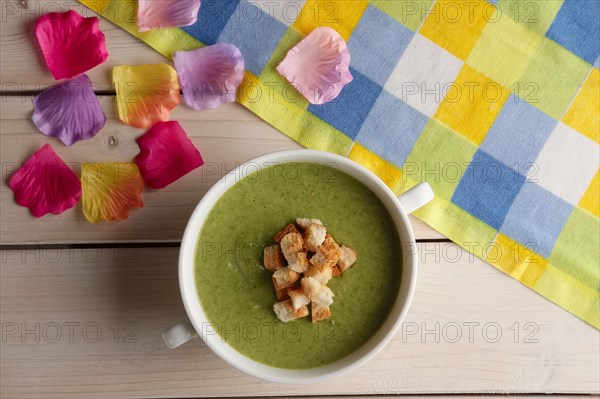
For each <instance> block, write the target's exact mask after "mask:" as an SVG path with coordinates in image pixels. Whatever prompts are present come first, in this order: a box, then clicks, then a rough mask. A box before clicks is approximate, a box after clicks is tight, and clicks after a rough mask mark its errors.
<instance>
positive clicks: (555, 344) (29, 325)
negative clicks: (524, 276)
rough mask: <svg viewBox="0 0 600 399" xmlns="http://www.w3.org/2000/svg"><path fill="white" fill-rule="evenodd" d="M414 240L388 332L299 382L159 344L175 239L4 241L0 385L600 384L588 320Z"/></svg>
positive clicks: (345, 390) (59, 394)
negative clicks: (356, 359)
mask: <svg viewBox="0 0 600 399" xmlns="http://www.w3.org/2000/svg"><path fill="white" fill-rule="evenodd" d="M420 249H421V257H422V261H423V263H422V264H421V265H420V266H419V279H418V287H417V291H416V295H415V298H414V302H413V306H412V308H411V310H410V312H409V314H408V317H407V319H406V321H405V323H404V325H403V327H402V329H401V331H400V332H399V333H398V334H397V335H396V337H395V338H394V339H393V341H392V342H391V343H390V344H389V345H388V346H387V347H386V348H385V349H384V350H383V351H382V352H381V353H380V354H379V355H377V356H376V358H375V359H373V360H371V361H370V362H369V363H368V364H366V365H365V366H363V367H362V368H361V369H359V370H357V371H356V372H353V373H352V374H350V375H348V376H346V377H343V378H339V379H336V380H333V381H330V382H326V383H321V384H316V385H311V386H302V387H296V386H284V385H277V384H270V383H265V382H261V381H258V380H256V379H254V378H251V377H247V376H245V375H243V374H242V373H240V372H238V371H236V370H235V369H233V368H232V367H230V366H229V365H227V364H226V363H225V362H223V361H221V360H220V359H219V358H217V357H216V356H215V355H214V354H213V353H212V352H211V351H210V349H209V348H208V347H207V346H206V345H204V344H203V343H202V341H200V340H195V341H193V342H190V343H188V344H186V345H185V346H183V347H181V348H179V349H177V350H168V349H166V348H165V347H164V345H163V343H162V341H161V336H160V334H161V331H163V330H164V329H166V328H168V327H169V326H171V325H172V324H174V323H176V322H177V321H179V320H181V319H182V318H184V317H185V314H184V309H183V306H182V304H181V300H180V294H179V289H178V284H177V273H176V268H177V249H176V248H145V249H144V248H134V249H128V248H119V249H77V250H68V249H64V250H51V249H40V250H36V251H33V250H23V251H3V252H2V267H1V269H0V273H1V274H0V277H1V280H0V316H1V318H2V342H1V345H2V346H1V349H2V350H1V363H0V364H1V366H2V376H1V380H0V385H1V391H0V393H1V396H2V397H11V398H37V397H41V396H47V397H53V398H86V397H98V396H102V397H188V396H194V397H196V396H209V395H210V396H252V395H257V396H262V395H274V396H275V395H324V394H330V395H333V394H338V395H350V394H362V395H367V394H419V393H431V394H435V393H439V394H448V393H460V394H463V393H464V394H466V393H482V394H484V393H531V394H533V393H595V394H598V393H600V370H599V367H600V358H599V356H600V348H599V346H600V339H599V338H600V335H599V334H600V333H599V332H598V331H597V330H595V329H594V328H593V327H591V326H589V325H587V324H586V323H584V322H583V321H581V320H579V319H577V318H575V317H574V316H572V315H571V314H569V313H568V312H566V311H564V310H562V309H560V308H559V307H557V306H556V305H554V304H552V303H550V302H549V301H547V300H545V299H544V298H542V297H541V296H539V295H537V294H536V293H534V292H533V291H530V290H528V289H526V288H525V287H523V286H522V285H521V284H520V283H519V282H517V281H515V280H513V279H511V278H510V277H508V276H506V275H504V274H502V273H501V272H499V271H498V270H496V269H494V268H493V267H491V266H489V265H487V264H485V263H484V262H482V261H480V260H477V259H472V258H470V256H469V255H468V254H467V253H466V252H464V251H462V250H460V249H459V248H458V247H457V246H456V245H454V244H451V243H427V244H421V245H420ZM517 323H518V324H517ZM100 330H101V332H100ZM71 331H72V333H71ZM116 331H118V333H117V332H116ZM458 332H460V334H461V335H460V336H459V335H458ZM516 332H518V334H516ZM54 341H56V342H54Z"/></svg>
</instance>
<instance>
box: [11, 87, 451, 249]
mask: <svg viewBox="0 0 600 399" xmlns="http://www.w3.org/2000/svg"><path fill="white" fill-rule="evenodd" d="M100 100H101V103H102V107H103V109H104V110H105V112H106V115H107V123H106V126H105V127H104V129H103V130H102V131H100V133H99V134H98V135H97V136H96V137H94V138H93V139H91V140H87V141H84V142H79V143H77V144H75V145H74V146H72V147H65V146H64V145H63V144H62V143H61V142H60V141H58V140H57V139H53V138H49V137H46V136H44V135H43V134H41V133H40V132H39V131H38V130H37V129H36V127H35V126H34V125H33V123H32V122H31V112H32V105H31V97H29V96H26V95H25V96H10V97H8V96H4V97H0V101H1V107H0V120H1V121H2V129H0V144H1V145H0V146H1V149H0V159H1V162H2V183H1V187H0V198H1V200H2V208H1V209H0V241H1V243H2V244H14V243H26V242H29V243H86V242H96V243H98V242H122V241H128V242H132V241H138V242H139V241H178V240H180V238H181V236H182V234H183V229H184V227H185V224H186V222H187V219H188V218H189V216H190V215H191V213H192V210H193V209H194V207H195V206H196V204H197V203H198V201H199V200H200V199H201V198H202V196H203V195H204V193H206V191H207V190H208V189H209V188H210V187H211V186H212V185H213V184H214V183H215V182H217V181H218V180H219V179H220V178H221V177H222V176H223V175H224V174H225V173H227V172H228V171H230V170H232V169H234V168H235V167H236V166H238V165H240V164H242V163H243V162H245V161H247V160H249V159H252V158H254V157H256V156H259V155H262V154H266V153H269V152H273V151H279V150H286V149H297V148H301V147H300V145H299V144H297V143H295V142H294V141H293V140H291V139H290V138H288V137H287V136H285V135H284V134H282V133H280V132H279V131H277V130H276V129H274V128H273V127H271V126H269V125H268V124H267V123H265V122H264V121H262V120H261V119H259V118H258V117H257V116H255V115H254V114H252V113H251V112H250V111H248V110H246V109H245V108H243V107H242V106H240V105H239V104H228V105H225V106H223V107H220V108H218V109H216V110H210V111H202V112H198V111H194V110H191V109H189V108H187V107H185V106H180V107H178V108H176V109H175V110H174V112H173V113H172V119H173V120H178V121H179V122H180V123H181V125H182V126H183V128H184V129H185V130H186V131H187V133H188V134H189V136H190V137H191V139H192V141H193V142H194V144H195V145H196V146H197V147H198V148H199V149H200V152H201V153H202V155H203V157H204V160H205V162H206V164H205V165H204V166H203V167H202V168H200V169H198V170H196V171H194V172H192V173H190V174H189V175H187V176H185V177H184V178H182V179H181V180H179V181H177V182H175V183H174V184H172V185H171V186H169V187H167V188H166V189H163V190H158V191H157V190H149V189H148V190H146V191H145V192H144V194H143V196H144V203H145V207H144V208H143V209H135V210H133V211H132V212H131V214H130V217H129V219H128V220H127V221H124V222H112V223H109V222H102V223H99V224H95V225H94V224H91V223H89V222H87V221H86V220H85V218H84V217H83V213H82V210H81V205H78V206H77V207H75V208H73V209H71V210H69V211H67V212H65V213H64V214H62V215H58V216H55V215H47V216H45V217H44V218H42V219H35V218H34V217H33V216H31V215H30V213H29V210H28V209H26V208H23V207H21V206H18V205H17V204H16V203H15V202H14V200H13V193H12V191H11V190H10V188H9V187H8V186H7V182H8V181H9V179H10V177H11V176H12V174H13V173H14V172H15V171H16V170H17V169H18V168H19V166H20V165H21V164H22V163H23V162H24V161H26V160H27V159H28V158H29V156H30V155H31V154H32V153H33V152H34V151H35V150H37V149H38V148H39V147H41V146H42V145H43V144H45V143H51V145H52V146H53V148H54V149H55V151H56V152H57V153H58V154H59V155H60V156H61V157H62V159H63V160H64V161H65V162H67V164H69V165H71V166H72V167H73V169H74V170H75V171H76V173H79V169H80V165H81V163H82V162H132V161H133V158H134V157H135V155H136V154H137V153H138V152H139V149H138V146H137V143H136V141H135V139H136V138H137V137H138V136H140V135H142V134H143V133H144V132H145V129H136V128H133V127H130V126H126V125H124V124H123V123H122V122H121V121H120V120H119V119H118V115H117V111H116V105H115V97H114V96H100ZM110 137H114V138H116V140H117V142H118V144H117V145H115V146H111V145H110V144H109V138H110ZM411 220H412V223H413V226H414V228H415V234H416V237H417V238H420V239H433V238H443V236H442V235H441V234H440V233H438V232H436V231H435V230H433V229H432V228H430V227H429V226H428V225H426V224H425V223H423V222H421V221H419V220H417V219H416V218H412V219H411ZM74 231H77V234H73V232H74Z"/></svg>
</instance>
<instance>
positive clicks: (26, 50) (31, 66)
mask: <svg viewBox="0 0 600 399" xmlns="http://www.w3.org/2000/svg"><path fill="white" fill-rule="evenodd" d="M18 3H19V1H18V0H5V1H2V2H1V3H0V7H1V8H0V48H2V62H1V70H2V75H1V78H0V81H1V86H0V90H1V91H23V90H40V89H43V88H45V87H48V86H49V85H52V84H54V83H56V82H55V80H54V78H53V76H52V74H51V73H50V72H49V71H48V68H47V67H46V64H45V62H44V60H43V57H42V53H41V49H40V46H39V44H38V42H37V40H36V38H35V34H34V31H33V28H34V24H35V21H36V19H37V18H38V17H39V16H41V15H43V14H45V13H48V12H65V11H69V10H75V11H77V12H78V13H80V14H82V15H83V16H86V17H91V16H97V14H96V13H94V12H93V11H91V10H90V9H88V8H86V7H84V6H83V5H81V4H80V3H78V2H77V1H74V0H64V1H62V0H61V1H51V0H28V1H27V5H28V8H27V9H24V8H22V7H20V6H19V4H18ZM100 29H101V30H102V31H103V32H104V35H105V36H106V47H107V50H108V54H109V57H108V59H107V61H106V62H105V63H104V64H102V65H99V66H97V67H95V68H93V69H92V70H90V71H89V72H88V73H87V74H88V75H89V76H90V79H91V80H92V82H93V83H94V88H95V89H97V90H110V91H112V90H114V88H113V86H112V83H111V71H112V68H113V67H114V66H116V65H122V64H128V65H141V64H155V63H165V62H166V63H168V62H169V60H168V59H166V58H165V57H163V56H162V55H160V54H159V53H157V52H156V51H154V50H152V49H151V48H150V47H149V46H147V45H146V44H144V43H143V42H141V41H140V40H138V39H136V38H135V37H133V36H131V35H130V34H129V33H127V32H125V31H124V30H123V29H121V28H119V27H117V26H116V25H114V24H112V23H111V22H108V21H107V20H105V19H104V18H100Z"/></svg>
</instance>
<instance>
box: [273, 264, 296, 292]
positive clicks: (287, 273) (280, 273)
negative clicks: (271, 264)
mask: <svg viewBox="0 0 600 399" xmlns="http://www.w3.org/2000/svg"><path fill="white" fill-rule="evenodd" d="M298 277H300V275H299V274H298V273H296V272H295V271H293V270H291V269H290V268H288V267H282V268H281V269H278V270H277V271H276V272H275V273H273V286H274V287H275V290H279V289H282V288H288V287H291V286H292V285H294V283H295V282H296V281H298Z"/></svg>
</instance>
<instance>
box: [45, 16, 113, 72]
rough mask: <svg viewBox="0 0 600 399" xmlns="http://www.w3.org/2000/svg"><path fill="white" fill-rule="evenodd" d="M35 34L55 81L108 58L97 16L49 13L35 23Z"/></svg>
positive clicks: (90, 67)
mask: <svg viewBox="0 0 600 399" xmlns="http://www.w3.org/2000/svg"><path fill="white" fill-rule="evenodd" d="M35 35H36V36H37V39H38V42H39V43H40V46H41V48H42V53H43V54H44V59H45V60H46V64H47V65H48V69H50V72H52V75H54V78H55V79H68V78H72V77H73V76H76V75H79V74H80V73H83V72H86V71H88V70H90V69H92V68H93V67H95V66H97V65H100V64H102V63H104V61H106V59H107V58H108V51H107V50H106V39H105V37H104V33H102V31H101V30H100V25H99V23H98V18H96V17H90V18H84V17H82V16H81V15H79V14H78V13H76V12H75V11H67V12H64V13H56V12H51V13H49V14H46V15H42V16H41V17H40V18H39V19H38V20H37V21H36V23H35Z"/></svg>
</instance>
